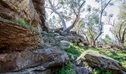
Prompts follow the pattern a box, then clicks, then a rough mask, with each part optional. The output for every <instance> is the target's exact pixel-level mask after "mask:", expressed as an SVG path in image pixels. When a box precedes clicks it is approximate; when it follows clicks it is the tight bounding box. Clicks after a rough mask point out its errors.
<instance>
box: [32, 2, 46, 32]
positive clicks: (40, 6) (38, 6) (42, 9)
mask: <svg viewBox="0 0 126 74" xmlns="http://www.w3.org/2000/svg"><path fill="white" fill-rule="evenodd" d="M32 2H33V5H34V7H35V10H36V11H37V13H38V15H39V17H40V20H41V22H40V25H41V27H42V30H43V31H48V27H47V26H46V24H45V7H44V4H45V1H44V0H32Z"/></svg>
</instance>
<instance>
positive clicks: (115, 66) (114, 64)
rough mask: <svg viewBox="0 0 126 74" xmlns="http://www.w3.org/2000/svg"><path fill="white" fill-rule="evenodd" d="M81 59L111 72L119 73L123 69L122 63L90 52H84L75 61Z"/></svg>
mask: <svg viewBox="0 0 126 74" xmlns="http://www.w3.org/2000/svg"><path fill="white" fill-rule="evenodd" d="M82 60H83V61H87V62H88V64H89V65H90V66H92V67H98V68H104V69H105V70H108V71H112V72H113V74H119V73H120V72H122V69H123V68H122V65H121V64H120V63H119V62H118V61H116V60H114V59H112V58H110V57H107V56H104V55H101V54H96V53H92V52H85V53H83V54H82V55H81V56H80V57H79V58H77V62H79V61H82Z"/></svg>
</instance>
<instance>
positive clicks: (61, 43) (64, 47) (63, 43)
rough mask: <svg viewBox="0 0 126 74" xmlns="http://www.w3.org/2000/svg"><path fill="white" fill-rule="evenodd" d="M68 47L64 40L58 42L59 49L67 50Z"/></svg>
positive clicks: (68, 44)
mask: <svg viewBox="0 0 126 74" xmlns="http://www.w3.org/2000/svg"><path fill="white" fill-rule="evenodd" d="M69 46H70V42H68V41H65V40H62V41H60V48H61V49H66V48H68V47H69Z"/></svg>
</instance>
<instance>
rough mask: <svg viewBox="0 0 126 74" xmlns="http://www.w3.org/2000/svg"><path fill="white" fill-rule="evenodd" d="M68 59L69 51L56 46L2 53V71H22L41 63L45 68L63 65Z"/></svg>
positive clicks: (0, 62)
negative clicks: (66, 51)
mask: <svg viewBox="0 0 126 74" xmlns="http://www.w3.org/2000/svg"><path fill="white" fill-rule="evenodd" d="M67 60H68V56H67V53H65V52H64V51H61V50H59V49H57V48H56V47H53V48H47V49H36V50H32V51H22V52H13V53H10V54H7V53H6V54H0V72H11V71H20V70H24V69H27V68H31V67H36V66H39V65H41V67H42V69H43V70H45V69H47V68H49V67H56V66H62V65H64V63H66V62H67Z"/></svg>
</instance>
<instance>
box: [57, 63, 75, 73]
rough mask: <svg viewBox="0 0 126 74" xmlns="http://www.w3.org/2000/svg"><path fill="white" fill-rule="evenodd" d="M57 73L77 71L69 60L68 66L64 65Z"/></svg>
mask: <svg viewBox="0 0 126 74" xmlns="http://www.w3.org/2000/svg"><path fill="white" fill-rule="evenodd" d="M56 74H76V72H75V71H74V70H73V69H72V63H71V62H68V63H67V64H66V66H64V67H62V68H61V69H60V70H59V71H57V72H56Z"/></svg>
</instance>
